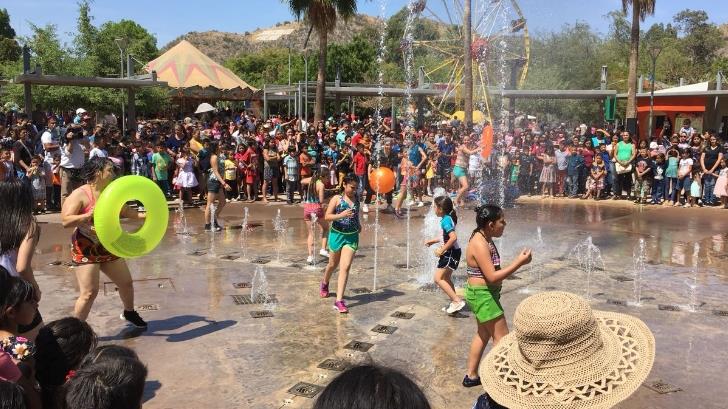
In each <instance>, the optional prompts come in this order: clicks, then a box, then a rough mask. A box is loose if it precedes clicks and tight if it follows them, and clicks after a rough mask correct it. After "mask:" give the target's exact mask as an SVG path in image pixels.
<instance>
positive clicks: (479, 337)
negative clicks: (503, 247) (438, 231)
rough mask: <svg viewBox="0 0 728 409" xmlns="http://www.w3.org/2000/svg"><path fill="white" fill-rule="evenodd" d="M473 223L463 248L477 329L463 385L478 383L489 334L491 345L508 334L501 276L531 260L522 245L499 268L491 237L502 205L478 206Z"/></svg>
mask: <svg viewBox="0 0 728 409" xmlns="http://www.w3.org/2000/svg"><path fill="white" fill-rule="evenodd" d="M475 223H476V226H477V227H476V228H475V230H474V231H473V234H472V235H471V236H470V242H469V243H468V249H467V251H466V252H465V260H466V262H467V263H468V269H467V274H468V284H467V286H465V301H466V302H467V303H468V307H469V308H470V310H471V311H473V314H474V315H475V319H476V320H477V324H478V331H477V333H476V334H475V335H474V336H473V340H472V341H471V343H470V353H469V355H468V373H467V374H466V375H465V378H463V386H465V387H471V386H477V385H480V377H479V376H478V366H479V365H480V360H481V358H482V357H483V351H484V350H485V346H486V345H487V344H488V340H489V339H491V338H493V345H497V344H498V341H500V339H501V338H503V336H505V335H506V334H508V324H507V323H506V317H505V316H504V315H503V307H502V306H501V303H500V292H501V286H502V282H503V280H504V279H506V277H508V276H510V275H511V274H513V273H515V272H516V271H517V270H518V269H519V268H521V267H522V266H524V265H526V264H528V263H530V262H531V250H530V249H523V250H522V251H521V253H520V254H519V255H518V256H517V257H516V260H515V261H513V263H511V264H510V265H509V266H508V267H506V268H504V269H501V260H500V254H499V253H498V249H497V248H496V247H495V243H493V238H494V237H501V236H502V235H503V230H505V228H506V220H505V218H504V216H503V209H501V208H500V207H498V206H495V205H482V206H478V207H477V208H476V209H475Z"/></svg>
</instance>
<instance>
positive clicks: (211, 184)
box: [207, 179, 222, 193]
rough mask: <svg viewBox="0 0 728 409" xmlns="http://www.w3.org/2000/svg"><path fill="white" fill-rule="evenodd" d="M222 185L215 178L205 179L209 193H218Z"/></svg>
mask: <svg viewBox="0 0 728 409" xmlns="http://www.w3.org/2000/svg"><path fill="white" fill-rule="evenodd" d="M221 187H222V184H221V183H220V181H219V180H217V179H208V180H207V191H208V192H210V193H219V192H220V188H221Z"/></svg>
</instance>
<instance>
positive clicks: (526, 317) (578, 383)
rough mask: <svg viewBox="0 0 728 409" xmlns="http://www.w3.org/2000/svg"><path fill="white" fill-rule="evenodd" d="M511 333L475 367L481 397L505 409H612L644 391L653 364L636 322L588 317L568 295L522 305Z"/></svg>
mask: <svg viewBox="0 0 728 409" xmlns="http://www.w3.org/2000/svg"><path fill="white" fill-rule="evenodd" d="M513 327H514V331H513V332H511V333H510V334H508V335H506V336H505V337H503V338H502V339H501V340H500V342H499V343H498V345H497V346H496V347H494V348H493V349H492V350H491V351H490V352H489V353H488V355H487V356H486V357H485V359H484V360H483V362H481V364H480V378H481V380H482V382H483V387H484V388H485V390H486V392H488V394H489V395H490V396H491V397H492V398H493V400H494V401H496V402H498V403H499V404H501V405H503V406H506V407H508V408H510V409H517V408H559V409H568V408H590V409H591V408H610V407H612V406H614V405H616V404H617V403H619V402H620V401H622V400H624V399H626V398H627V397H628V396H630V395H631V394H632V393H633V392H634V391H635V390H636V389H637V388H638V387H639V386H640V385H641V384H642V382H643V381H644V380H645V378H646V377H647V375H648V374H649V373H650V369H652V363H653V361H654V359H655V338H654V337H653V336H652V333H651V332H650V330H649V328H647V326H646V325H645V324H644V323H643V322H642V321H640V320H639V319H637V318H635V317H631V316H629V315H625V314H618V313H613V312H606V311H592V309H591V307H590V306H589V303H588V302H587V301H586V300H584V299H583V298H581V297H579V296H577V295H575V294H571V293H567V292H560V291H553V292H544V293H540V294H537V295H534V296H531V297H528V298H526V299H525V300H524V301H523V302H521V304H520V305H518V307H517V308H516V312H515V316H514V318H513Z"/></svg>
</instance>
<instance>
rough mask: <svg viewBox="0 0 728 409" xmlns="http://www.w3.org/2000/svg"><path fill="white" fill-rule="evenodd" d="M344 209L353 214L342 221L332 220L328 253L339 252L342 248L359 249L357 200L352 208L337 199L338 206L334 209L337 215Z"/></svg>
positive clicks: (345, 202)
mask: <svg viewBox="0 0 728 409" xmlns="http://www.w3.org/2000/svg"><path fill="white" fill-rule="evenodd" d="M346 209H353V210H354V213H353V214H352V215H351V216H349V217H346V218H344V219H339V220H334V222H332V223H331V229H329V243H328V245H329V251H332V252H334V253H335V252H337V251H340V250H341V249H342V248H344V246H346V247H349V248H350V249H352V250H354V251H356V250H357V249H358V248H359V231H360V230H361V226H360V225H359V198H355V199H354V206H353V207H352V205H350V204H349V203H348V202H347V201H346V200H344V197H343V196H342V197H341V198H340V199H339V204H337V205H336V208H335V209H334V213H335V214H339V213H341V212H343V211H345V210H346Z"/></svg>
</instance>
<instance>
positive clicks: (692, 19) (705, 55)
mask: <svg viewBox="0 0 728 409" xmlns="http://www.w3.org/2000/svg"><path fill="white" fill-rule="evenodd" d="M673 20H674V21H675V24H676V25H677V27H678V29H679V30H680V34H682V35H683V37H682V41H681V43H682V44H681V45H682V47H683V48H684V49H685V51H687V52H688V54H689V56H690V62H691V63H692V64H698V65H710V64H711V63H712V61H713V59H714V58H715V56H716V51H718V50H719V49H720V47H721V45H722V44H723V42H724V41H723V36H722V33H721V32H720V30H719V29H718V27H716V26H715V25H714V24H710V23H709V22H708V13H706V12H705V11H703V10H683V11H681V12H679V13H677V14H676V15H675V17H674V18H673Z"/></svg>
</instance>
